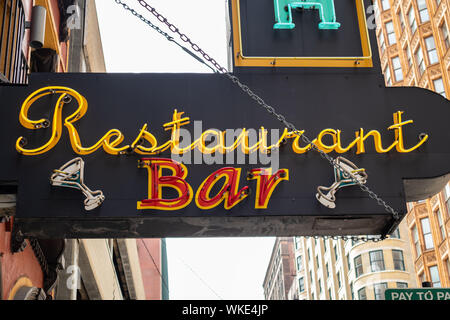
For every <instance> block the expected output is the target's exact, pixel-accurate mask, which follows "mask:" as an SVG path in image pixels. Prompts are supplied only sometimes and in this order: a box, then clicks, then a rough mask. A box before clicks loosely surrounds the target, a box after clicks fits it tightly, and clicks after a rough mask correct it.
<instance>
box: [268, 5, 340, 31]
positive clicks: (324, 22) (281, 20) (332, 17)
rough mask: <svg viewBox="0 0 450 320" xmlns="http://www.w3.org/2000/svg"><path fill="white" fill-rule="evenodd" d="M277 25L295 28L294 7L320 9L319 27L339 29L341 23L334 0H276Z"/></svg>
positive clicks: (279, 27)
mask: <svg viewBox="0 0 450 320" xmlns="http://www.w3.org/2000/svg"><path fill="white" fill-rule="evenodd" d="M274 7H275V21H276V23H275V25H274V26H273V28H274V29H294V28H295V24H294V23H293V19H292V9H297V8H299V9H305V10H308V9H317V10H319V17H320V20H321V22H320V23H319V29H334V30H335V29H339V27H340V26H341V24H340V23H339V22H336V12H335V9H334V0H274Z"/></svg>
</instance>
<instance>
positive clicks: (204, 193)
mask: <svg viewBox="0 0 450 320" xmlns="http://www.w3.org/2000/svg"><path fill="white" fill-rule="evenodd" d="M240 176H241V169H240V168H229V167H227V168H222V169H219V170H217V171H216V172H214V173H212V174H211V175H210V176H209V177H208V178H206V179H205V180H204V181H203V182H202V184H201V185H200V187H199V188H198V190H197V194H196V196H195V202H196V203H197V206H198V207H199V208H200V209H205V210H206V209H211V208H214V207H216V206H218V205H219V204H220V203H222V201H225V203H224V207H225V209H227V210H228V209H231V208H232V207H234V206H235V205H237V204H238V203H239V202H241V201H242V200H244V199H245V198H246V197H247V196H248V193H249V188H248V187H247V186H246V187H243V188H242V189H240V190H239V191H238V188H239V178H240ZM222 178H225V182H224V184H223V186H222V189H221V190H220V191H219V192H218V193H217V194H216V195H215V196H214V197H211V196H210V192H211V189H212V188H213V187H214V185H215V184H216V183H217V182H218V181H219V180H220V179H222Z"/></svg>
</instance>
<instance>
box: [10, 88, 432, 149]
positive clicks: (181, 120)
mask: <svg viewBox="0 0 450 320" xmlns="http://www.w3.org/2000/svg"><path fill="white" fill-rule="evenodd" d="M50 94H59V98H58V99H57V102H56V105H55V107H54V112H53V120H52V121H50V120H48V119H39V120H31V119H30V118H29V117H28V112H29V110H30V108H31V107H32V105H33V104H34V103H35V102H36V101H37V100H39V99H41V98H42V97H44V96H47V95H50ZM68 97H69V98H74V99H75V100H76V102H77V104H78V108H77V109H76V111H75V112H73V113H72V114H71V115H69V116H67V117H65V118H64V119H63V117H62V109H63V107H64V105H66V104H67V99H68ZM87 109H88V102H87V100H86V98H85V97H83V96H82V95H81V94H80V93H78V92H77V91H75V90H73V89H70V88H67V87H59V86H51V87H44V88H41V89H39V90H37V91H35V92H33V93H32V94H31V95H29V96H28V97H27V98H26V99H25V101H24V102H23V104H22V107H21V110H20V115H19V121H20V123H21V124H22V126H23V127H25V128H27V129H30V130H39V129H43V128H47V127H50V126H51V130H52V133H51V136H50V139H49V140H48V141H47V142H45V143H44V144H42V145H41V146H39V147H35V148H25V146H26V144H27V140H26V138H25V137H19V138H18V139H17V140H16V150H17V152H19V153H20V154H23V155H27V156H35V155H39V154H44V153H46V152H48V151H50V150H51V149H52V148H53V147H55V146H56V145H57V144H58V142H59V140H60V138H61V136H62V130H63V125H64V126H65V127H66V129H67V132H68V134H69V138H70V143H71V146H72V149H73V151H74V152H75V153H76V154H79V155H88V154H92V153H94V152H96V151H97V150H99V149H100V148H103V150H104V151H105V152H106V153H108V154H111V155H122V154H126V153H136V154H140V155H158V154H161V153H162V152H164V151H166V150H168V149H170V151H171V152H172V153H173V154H184V153H187V152H190V151H192V150H193V149H197V150H199V151H201V152H202V153H205V154H211V153H215V152H219V153H221V154H225V153H228V152H231V151H233V150H235V149H237V148H240V150H241V151H242V152H244V153H245V154H249V153H253V152H256V151H259V152H262V153H267V152H270V151H271V150H272V149H274V148H279V147H280V146H281V144H284V143H287V142H288V140H292V142H291V146H292V151H293V152H294V153H296V154H304V153H306V152H308V151H310V150H311V148H312V146H311V144H308V145H305V146H301V145H300V142H301V135H303V134H304V133H305V130H300V131H298V132H289V131H288V130H287V129H285V130H284V131H283V133H282V135H281V137H280V139H279V140H278V141H277V142H275V143H274V144H272V145H270V146H269V145H268V143H267V130H266V129H264V127H261V129H260V136H259V139H258V141H257V142H256V143H255V144H253V145H249V139H248V129H245V128H244V129H243V130H242V132H241V134H240V135H239V136H238V137H237V138H236V140H235V141H234V142H233V143H232V144H230V145H226V143H225V140H226V139H225V135H226V131H215V130H206V131H204V132H203V133H202V134H201V136H200V137H199V138H198V139H197V140H195V141H194V142H193V143H191V144H190V145H188V146H186V147H180V129H181V127H183V126H185V125H187V124H189V123H190V118H189V117H183V114H184V112H178V111H177V110H174V112H173V115H172V121H170V122H167V123H165V124H164V125H163V128H164V130H166V131H170V133H171V138H170V139H168V140H167V141H165V142H164V143H162V144H160V143H159V142H158V141H157V139H156V137H155V136H154V135H153V134H152V133H151V132H149V131H148V130H147V129H148V124H144V125H143V126H142V128H141V129H140V131H139V134H138V135H137V137H136V138H135V139H134V140H133V141H132V142H131V144H126V145H121V144H122V142H123V140H124V139H125V136H124V135H123V133H122V132H121V131H120V130H118V129H110V130H109V131H107V132H106V133H105V134H104V135H103V136H102V137H100V138H99V139H98V141H97V142H96V143H95V144H93V145H91V146H84V145H83V144H82V142H81V139H80V135H79V133H78V130H77V129H76V127H75V123H76V122H77V121H79V120H80V119H81V118H83V117H84V116H85V114H86V112H87ZM403 113H404V112H402V111H397V112H395V113H394V114H393V122H394V123H393V124H392V125H390V126H389V127H388V130H393V131H394V133H395V139H394V141H393V142H392V143H391V144H390V145H389V146H388V147H384V146H383V144H382V139H381V137H382V135H381V133H380V132H379V131H377V130H370V131H366V130H364V129H363V128H360V129H359V130H358V131H356V132H355V133H354V136H355V138H354V140H353V141H352V142H350V143H349V144H348V145H343V142H342V131H341V130H339V129H331V128H327V129H324V130H322V131H321V132H320V133H319V134H318V135H317V137H316V138H315V139H313V143H314V144H316V145H317V146H318V148H319V149H321V150H323V151H324V152H326V153H329V152H332V151H334V152H336V153H339V154H343V153H347V152H350V151H351V150H354V151H355V152H356V154H363V153H365V152H366V145H365V143H366V140H368V139H369V138H372V140H373V144H374V147H375V149H376V152H377V153H387V152H389V151H391V150H394V149H395V150H396V151H397V152H399V153H409V152H412V151H414V150H416V149H417V148H419V147H420V146H422V145H423V144H424V143H425V142H426V141H427V140H428V138H429V136H428V135H426V134H425V135H423V136H421V137H419V142H418V143H416V144H415V145H414V146H412V147H410V148H408V147H406V146H405V144H406V143H405V139H404V126H406V125H408V124H412V123H413V120H403V119H402V115H403ZM211 136H214V137H215V138H216V141H217V143H216V144H215V145H214V146H209V145H207V143H206V142H205V141H206V140H207V138H208V137H211ZM327 136H328V137H330V138H331V140H332V144H327V143H326V142H325V138H326V137H327Z"/></svg>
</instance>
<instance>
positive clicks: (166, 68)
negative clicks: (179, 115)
mask: <svg viewBox="0 0 450 320" xmlns="http://www.w3.org/2000/svg"><path fill="white" fill-rule="evenodd" d="M124 2H126V3H127V4H129V5H130V6H131V7H133V8H135V9H136V11H138V12H139V13H141V14H143V15H144V16H145V17H146V18H147V19H149V20H150V21H152V22H153V23H155V24H156V22H157V20H156V19H155V18H154V17H153V16H152V15H151V14H150V13H148V12H146V11H145V10H144V9H143V8H142V7H141V6H139V5H138V3H137V1H135V0H124ZM96 3H97V10H98V17H99V21H100V31H101V36H102V41H103V49H104V53H105V61H106V68H107V71H108V72H197V73H204V72H211V70H210V69H208V68H207V67H205V66H204V65H202V64H200V63H199V62H198V61H196V60H194V59H193V58H192V57H191V56H189V55H188V54H186V53H185V52H184V51H183V50H181V49H180V48H178V47H177V46H176V45H174V44H172V43H170V42H168V41H167V40H166V39H165V38H164V37H162V36H161V35H159V34H158V33H157V32H156V31H154V30H153V29H151V28H150V27H148V26H147V25H145V24H144V23H143V22H142V21H140V20H139V19H137V18H136V17H134V16H132V15H131V14H130V13H129V12H127V11H125V10H124V9H123V8H122V7H121V6H120V5H118V4H116V2H115V1H114V0H97V1H96ZM149 4H151V5H152V6H153V7H155V8H156V9H157V10H158V11H159V12H160V13H161V14H163V15H164V16H166V17H167V19H168V20H169V21H170V22H172V23H173V24H175V25H176V26H178V27H179V28H180V30H181V32H183V33H185V34H186V35H188V36H189V37H190V38H191V39H192V41H193V42H195V43H197V44H198V45H199V46H200V47H201V48H202V49H203V50H204V51H205V52H207V53H208V54H209V55H210V56H211V57H213V58H214V59H215V60H216V61H218V62H219V63H220V64H221V65H222V66H224V67H226V66H227V56H226V35H225V0H188V1H187V0H170V1H169V0H149ZM164 30H166V29H164ZM274 240H275V238H272V237H269V238H206V239H205V238H201V239H168V240H167V249H168V260H169V289H170V299H211V300H216V299H264V295H263V290H262V282H263V280H264V275H265V272H266V268H267V264H268V262H269V259H270V254H271V251H272V247H273V244H274Z"/></svg>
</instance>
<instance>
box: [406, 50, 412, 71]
mask: <svg viewBox="0 0 450 320" xmlns="http://www.w3.org/2000/svg"><path fill="white" fill-rule="evenodd" d="M405 55H406V58H407V60H408V66H409V67H411V66H412V57H411V50H409V46H407V47H406V48H405Z"/></svg>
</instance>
